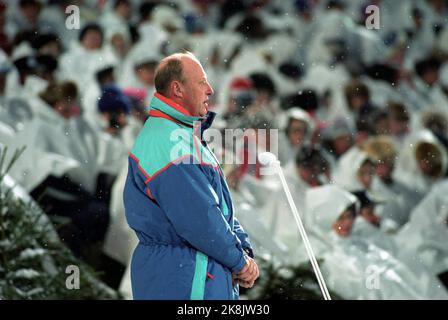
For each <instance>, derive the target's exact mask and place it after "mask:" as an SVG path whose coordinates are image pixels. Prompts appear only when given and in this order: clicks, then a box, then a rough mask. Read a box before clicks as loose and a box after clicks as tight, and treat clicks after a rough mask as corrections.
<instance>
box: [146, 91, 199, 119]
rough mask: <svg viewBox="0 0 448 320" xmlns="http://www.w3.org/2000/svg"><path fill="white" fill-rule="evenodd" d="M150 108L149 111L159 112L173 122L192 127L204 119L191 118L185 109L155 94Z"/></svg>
mask: <svg viewBox="0 0 448 320" xmlns="http://www.w3.org/2000/svg"><path fill="white" fill-rule="evenodd" d="M150 107H151V110H159V111H161V112H163V113H165V114H166V115H168V116H170V117H172V118H174V119H175V120H177V121H179V122H182V123H184V124H186V125H189V126H193V123H194V122H195V121H200V122H202V120H203V119H204V117H194V116H192V115H191V114H190V112H188V110H187V109H185V108H184V107H182V106H181V105H179V104H177V103H176V102H174V101H173V100H171V99H169V98H167V97H165V96H162V95H161V94H160V93H157V92H156V93H155V94H154V97H153V98H152V100H151V104H150Z"/></svg>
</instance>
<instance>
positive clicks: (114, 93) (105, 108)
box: [98, 85, 131, 113]
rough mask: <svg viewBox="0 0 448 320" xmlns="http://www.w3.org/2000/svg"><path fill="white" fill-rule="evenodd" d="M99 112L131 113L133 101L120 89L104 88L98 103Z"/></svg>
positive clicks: (112, 86) (113, 87)
mask: <svg viewBox="0 0 448 320" xmlns="http://www.w3.org/2000/svg"><path fill="white" fill-rule="evenodd" d="M98 110H99V111H100V112H101V113H104V112H125V113H130V111H131V101H130V100H129V98H128V97H127V96H126V95H125V94H124V93H123V92H122V91H121V90H120V89H119V88H118V87H116V86H114V85H107V86H104V87H103V90H102V95H101V98H100V100H99V101H98Z"/></svg>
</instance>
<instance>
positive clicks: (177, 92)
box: [171, 81, 184, 98]
mask: <svg viewBox="0 0 448 320" xmlns="http://www.w3.org/2000/svg"><path fill="white" fill-rule="evenodd" d="M171 92H172V93H173V95H174V96H175V97H176V98H183V96H184V95H183V88H182V84H181V83H180V82H179V81H173V82H171Z"/></svg>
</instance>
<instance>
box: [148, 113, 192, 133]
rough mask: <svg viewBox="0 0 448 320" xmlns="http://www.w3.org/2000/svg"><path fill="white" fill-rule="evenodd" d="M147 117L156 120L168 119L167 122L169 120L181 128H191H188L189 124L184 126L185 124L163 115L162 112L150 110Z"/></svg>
mask: <svg viewBox="0 0 448 320" xmlns="http://www.w3.org/2000/svg"><path fill="white" fill-rule="evenodd" d="M149 116H150V117H156V118H164V119H168V120H171V121H173V122H176V123H178V124H181V125H183V126H187V127H189V128H193V126H190V125H189V124H186V123H184V122H182V121H179V120H177V119H176V118H173V117H172V116H170V115H168V114H166V113H164V112H162V111H160V110H156V109H153V110H150V111H149Z"/></svg>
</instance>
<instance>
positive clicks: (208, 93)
mask: <svg viewBox="0 0 448 320" xmlns="http://www.w3.org/2000/svg"><path fill="white" fill-rule="evenodd" d="M213 93H215V91H214V90H213V88H212V86H211V85H210V83H208V82H207V92H206V94H207V95H208V96H211V95H212V94H213Z"/></svg>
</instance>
